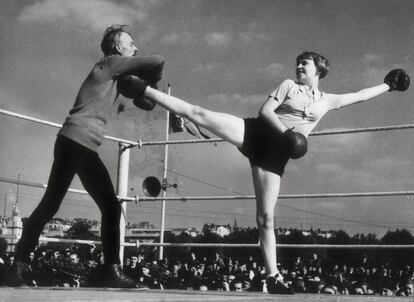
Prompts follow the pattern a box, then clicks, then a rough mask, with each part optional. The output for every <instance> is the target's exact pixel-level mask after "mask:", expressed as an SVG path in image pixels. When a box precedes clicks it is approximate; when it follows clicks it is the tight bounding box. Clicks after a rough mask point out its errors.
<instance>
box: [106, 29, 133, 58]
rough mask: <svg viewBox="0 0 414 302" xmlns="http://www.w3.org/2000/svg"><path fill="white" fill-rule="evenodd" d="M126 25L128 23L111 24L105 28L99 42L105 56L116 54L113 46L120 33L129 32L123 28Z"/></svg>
mask: <svg viewBox="0 0 414 302" xmlns="http://www.w3.org/2000/svg"><path fill="white" fill-rule="evenodd" d="M127 27H128V25H111V26H109V27H108V28H107V29H106V30H105V32H104V34H103V38H102V42H101V49H102V51H103V53H104V55H105V57H106V56H110V55H117V54H118V51H117V50H116V48H115V46H116V43H117V42H118V38H119V36H120V35H121V33H127V34H129V32H127V31H126V30H125V29H126V28H127Z"/></svg>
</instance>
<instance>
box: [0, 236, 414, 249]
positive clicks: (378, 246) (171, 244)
mask: <svg viewBox="0 0 414 302" xmlns="http://www.w3.org/2000/svg"><path fill="white" fill-rule="evenodd" d="M0 237H2V238H10V239H18V238H17V237H16V236H7V235H6V236H0ZM39 241H41V242H62V243H79V244H89V245H92V244H97V245H100V244H102V242H101V241H99V240H83V239H64V238H50V237H43V236H41V237H39ZM121 245H122V246H130V247H138V248H139V247H142V246H155V247H159V246H167V247H226V248H241V247H245V248H259V247H260V244H258V243H177V242H164V243H159V242H140V241H134V242H121ZM276 247H278V248H298V249H309V248H314V249H373V248H375V249H413V248H414V244H398V245H385V244H277V245H276Z"/></svg>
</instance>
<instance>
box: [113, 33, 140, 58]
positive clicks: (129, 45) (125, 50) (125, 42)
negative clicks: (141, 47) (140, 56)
mask: <svg viewBox="0 0 414 302" xmlns="http://www.w3.org/2000/svg"><path fill="white" fill-rule="evenodd" d="M116 49H117V51H118V52H119V54H120V55H121V56H125V57H132V56H134V55H136V53H137V52H138V48H137V47H136V46H135V43H134V40H133V39H132V37H131V36H130V35H129V34H127V33H125V32H122V33H120V35H119V37H118V41H117V43H116Z"/></svg>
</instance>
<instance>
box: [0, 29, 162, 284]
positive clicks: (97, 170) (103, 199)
mask: <svg viewBox="0 0 414 302" xmlns="http://www.w3.org/2000/svg"><path fill="white" fill-rule="evenodd" d="M101 49H102V52H103V54H104V57H103V58H102V59H100V60H99V61H98V62H97V63H96V64H95V65H94V66H93V68H92V70H91V72H90V73H89V75H88V76H87V77H86V79H85V81H84V82H83V84H82V86H81V87H80V90H79V92H78V95H77V98H76V101H75V104H74V106H73V108H72V109H71V110H70V112H69V116H68V117H67V119H66V121H65V123H64V124H63V127H62V128H61V130H60V131H59V133H58V135H57V139H56V143H55V149H54V162H53V166H52V170H51V173H50V177H49V182H48V185H47V188H46V192H45V194H44V196H43V198H42V200H41V202H40V203H39V205H38V206H37V207H36V209H35V210H34V212H33V213H32V214H31V216H30V217H29V219H28V220H27V222H26V223H25V226H24V229H23V234H22V237H21V239H20V241H19V243H18V245H17V248H16V262H15V265H14V266H13V269H12V273H11V274H10V275H9V276H8V278H7V285H9V286H22V285H25V280H24V273H25V271H27V265H26V264H25V262H27V258H28V255H29V253H30V252H31V251H32V250H34V248H35V247H36V246H37V244H38V239H39V236H40V234H41V232H42V230H43V228H44V226H45V224H46V223H47V222H48V221H49V220H50V219H51V218H52V217H53V216H54V215H55V214H56V212H57V211H58V209H59V206H60V204H61V202H62V200H63V198H64V196H65V194H66V192H67V190H68V187H69V185H70V183H71V182H72V180H73V177H74V175H75V174H77V175H78V176H79V178H80V180H81V182H82V184H83V185H84V187H85V189H86V190H87V191H88V193H89V194H90V195H91V196H92V198H93V199H94V201H95V202H96V204H97V205H98V207H99V209H100V211H101V213H102V227H101V239H102V245H103V252H104V257H105V265H104V271H103V274H102V275H101V276H102V280H101V281H102V282H101V284H99V286H105V287H128V288H129V287H133V288H136V287H138V284H137V283H136V282H134V281H132V280H130V279H129V278H127V277H126V276H125V275H124V274H123V273H122V271H121V270H120V259H119V248H120V231H119V220H120V217H121V205H120V202H119V201H118V199H117V197H116V194H115V191H114V188H113V184H112V181H111V178H110V176H109V173H108V171H107V169H106V167H105V166H104V164H103V162H102V161H101V159H100V158H99V156H98V153H97V150H98V148H99V146H100V145H101V143H102V140H103V138H104V132H105V128H106V124H107V122H108V121H109V120H110V118H111V117H112V116H114V115H116V114H118V113H119V112H120V110H119V108H118V106H119V103H118V102H116V100H117V98H118V96H119V93H118V90H117V86H116V83H117V78H118V77H119V76H123V75H127V74H135V75H138V76H140V77H142V78H143V79H145V80H146V81H147V82H148V83H149V84H150V85H152V86H153V87H155V85H156V83H157V82H158V81H159V80H160V79H161V76H162V70H163V65H164V59H163V58H162V57H161V56H137V52H138V49H137V47H136V46H135V44H134V40H133V39H132V37H131V36H130V34H129V33H128V32H126V31H125V30H124V27H122V26H113V27H109V28H107V30H106V31H105V33H104V36H103V39H102V42H101ZM146 108H148V107H146Z"/></svg>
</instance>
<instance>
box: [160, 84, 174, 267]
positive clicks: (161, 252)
mask: <svg viewBox="0 0 414 302" xmlns="http://www.w3.org/2000/svg"><path fill="white" fill-rule="evenodd" d="M167 94H168V95H171V85H170V84H169V83H168V90H167ZM166 120H167V121H166V126H165V140H166V141H168V139H169V131H170V111H168V110H167V115H166ZM167 169H168V144H165V146H164V169H163V170H164V171H163V177H162V185H165V184H166V183H167ZM163 187H164V189H163V190H162V197H163V198H165V197H166V196H167V188H166V186H163ZM164 231H165V199H163V200H162V202H161V229H160V243H161V244H162V243H164ZM163 257H164V246H160V250H159V254H158V259H159V260H162V258H163Z"/></svg>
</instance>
